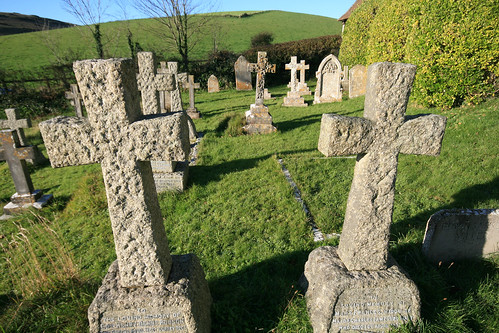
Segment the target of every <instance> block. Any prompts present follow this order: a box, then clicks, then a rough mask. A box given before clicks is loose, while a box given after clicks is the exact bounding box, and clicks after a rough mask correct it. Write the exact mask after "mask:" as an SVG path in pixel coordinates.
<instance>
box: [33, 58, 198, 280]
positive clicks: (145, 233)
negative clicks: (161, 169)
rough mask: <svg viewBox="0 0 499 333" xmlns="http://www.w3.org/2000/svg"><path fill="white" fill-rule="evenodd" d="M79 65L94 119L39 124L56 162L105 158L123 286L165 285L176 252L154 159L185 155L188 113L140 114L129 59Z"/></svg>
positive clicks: (77, 71) (175, 158) (90, 116)
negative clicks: (172, 252) (161, 204)
mask: <svg viewBox="0 0 499 333" xmlns="http://www.w3.org/2000/svg"><path fill="white" fill-rule="evenodd" d="M73 68H74V72H75V75H76V79H77V80H78V83H79V86H80V87H81V88H82V90H81V94H82V96H83V100H84V103H85V107H86V109H87V112H88V119H85V118H77V117H56V118H54V119H51V120H47V121H45V122H42V123H40V131H41V133H42V136H43V138H44V141H45V145H46V147H47V151H48V154H49V156H50V159H51V163H52V166H53V167H63V166H69V165H82V164H89V163H100V164H101V168H102V173H103V175H104V184H105V187H106V194H107V200H108V208H109V217H110V219H111V224H112V228H113V234H114V241H115V248H116V254H117V257H118V266H119V274H120V284H121V286H123V287H134V286H153V285H165V284H166V283H167V279H168V275H169V272H170V268H171V257H170V253H169V249H168V242H167V239H166V232H165V229H164V226H163V220H162V217H161V211H160V208H159V203H158V199H157V195H156V188H155V185H154V180H153V175H152V170H151V164H150V162H149V161H151V160H156V161H160V160H167V161H184V160H185V159H186V158H187V156H186V154H188V152H189V136H188V134H187V133H188V127H187V116H186V115H185V113H182V112H177V113H174V114H165V115H149V116H142V112H141V110H140V105H139V96H138V90H137V83H136V82H137V81H136V76H135V71H134V67H133V63H132V61H131V59H108V60H85V61H77V62H75V63H74V65H73Z"/></svg>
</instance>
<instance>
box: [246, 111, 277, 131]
mask: <svg viewBox="0 0 499 333" xmlns="http://www.w3.org/2000/svg"><path fill="white" fill-rule="evenodd" d="M243 130H244V131H245V132H246V133H248V134H267V133H272V132H275V131H277V129H276V128H275V127H274V125H273V124H272V116H271V115H270V113H269V108H268V107H266V106H265V105H258V106H257V105H255V104H251V107H250V109H249V110H248V111H246V125H245V126H244V127H243Z"/></svg>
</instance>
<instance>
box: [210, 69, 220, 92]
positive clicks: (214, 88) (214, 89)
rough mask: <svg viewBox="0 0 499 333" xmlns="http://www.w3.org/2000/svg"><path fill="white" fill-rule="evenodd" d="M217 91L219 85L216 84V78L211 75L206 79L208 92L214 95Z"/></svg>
mask: <svg viewBox="0 0 499 333" xmlns="http://www.w3.org/2000/svg"><path fill="white" fill-rule="evenodd" d="M219 91H220V85H219V84H218V78H217V77H216V76H215V75H213V74H212V75H210V77H209V78H208V92H209V93H214V92H219Z"/></svg>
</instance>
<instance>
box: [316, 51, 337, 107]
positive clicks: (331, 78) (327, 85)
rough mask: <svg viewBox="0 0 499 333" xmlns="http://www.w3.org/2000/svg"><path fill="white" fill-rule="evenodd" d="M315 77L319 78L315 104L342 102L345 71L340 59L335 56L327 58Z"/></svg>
mask: <svg viewBox="0 0 499 333" xmlns="http://www.w3.org/2000/svg"><path fill="white" fill-rule="evenodd" d="M315 76H316V77H317V87H316V88H315V94H314V104H317V103H330V102H340V101H341V98H342V95H341V79H342V76H343V71H342V69H341V63H340V61H339V60H338V58H336V57H335V56H334V55H333V54H330V55H328V56H327V57H325V58H324V59H323V60H322V62H321V63H320V65H319V69H318V70H317V72H316V73H315Z"/></svg>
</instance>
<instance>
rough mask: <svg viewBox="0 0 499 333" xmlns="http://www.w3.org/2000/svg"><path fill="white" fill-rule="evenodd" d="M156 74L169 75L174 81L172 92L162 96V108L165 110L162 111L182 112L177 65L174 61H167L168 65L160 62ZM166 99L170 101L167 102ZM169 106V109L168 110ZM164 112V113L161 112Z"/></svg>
mask: <svg viewBox="0 0 499 333" xmlns="http://www.w3.org/2000/svg"><path fill="white" fill-rule="evenodd" d="M157 72H158V73H160V74H170V75H173V77H174V80H175V88H174V90H173V91H171V92H169V93H167V92H163V93H162V96H164V98H163V99H164V100H165V102H164V106H165V108H164V109H162V110H168V111H172V112H177V111H184V107H183V105H182V95H181V93H180V81H179V77H178V75H179V74H178V63H177V62H175V61H168V63H166V62H164V61H162V62H160V68H158V71H157ZM168 97H169V98H170V101H167V99H168ZM168 105H170V108H168ZM162 112H165V111H162Z"/></svg>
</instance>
